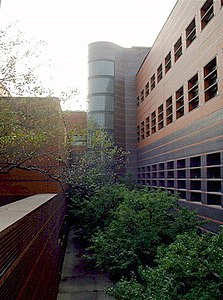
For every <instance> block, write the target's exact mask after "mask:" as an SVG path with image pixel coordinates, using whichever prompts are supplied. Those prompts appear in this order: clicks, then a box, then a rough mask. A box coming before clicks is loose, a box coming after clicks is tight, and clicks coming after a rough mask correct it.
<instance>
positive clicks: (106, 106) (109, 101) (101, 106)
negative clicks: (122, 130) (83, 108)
mask: <svg viewBox="0 0 223 300" xmlns="http://www.w3.org/2000/svg"><path fill="white" fill-rule="evenodd" d="M88 110H89V111H97V110H104V111H114V97H113V96H108V95H107V96H106V95H99V96H91V97H90V99H89V105H88Z"/></svg>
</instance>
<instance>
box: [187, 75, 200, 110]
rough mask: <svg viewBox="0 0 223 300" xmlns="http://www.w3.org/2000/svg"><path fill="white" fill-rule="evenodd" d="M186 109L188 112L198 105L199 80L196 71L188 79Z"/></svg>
mask: <svg viewBox="0 0 223 300" xmlns="http://www.w3.org/2000/svg"><path fill="white" fill-rule="evenodd" d="M187 85H188V110H189V112H190V111H192V110H194V109H195V108H197V107H198V106H199V81H198V73H196V74H195V75H194V76H192V77H191V79H189V80H188V83H187Z"/></svg>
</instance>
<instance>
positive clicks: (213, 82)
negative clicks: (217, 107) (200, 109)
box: [204, 57, 218, 101]
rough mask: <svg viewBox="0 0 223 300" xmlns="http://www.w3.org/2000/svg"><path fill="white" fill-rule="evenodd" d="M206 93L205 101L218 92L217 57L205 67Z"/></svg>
mask: <svg viewBox="0 0 223 300" xmlns="http://www.w3.org/2000/svg"><path fill="white" fill-rule="evenodd" d="M204 94H205V96H204V97H205V101H208V100H210V99H211V98H213V97H215V96H216V95H217V94H218V75H217V63H216V57H215V58H214V59H212V60H211V61H210V62H209V63H208V64H207V65H206V66H205V67H204Z"/></svg>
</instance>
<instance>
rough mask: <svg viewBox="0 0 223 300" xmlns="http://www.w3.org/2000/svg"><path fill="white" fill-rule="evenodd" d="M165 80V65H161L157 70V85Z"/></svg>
mask: <svg viewBox="0 0 223 300" xmlns="http://www.w3.org/2000/svg"><path fill="white" fill-rule="evenodd" d="M162 78H163V65H162V64H161V65H160V66H159V68H158V69H157V83H158V82H160V80H161V79H162Z"/></svg>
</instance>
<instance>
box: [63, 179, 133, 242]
mask: <svg viewBox="0 0 223 300" xmlns="http://www.w3.org/2000/svg"><path fill="white" fill-rule="evenodd" d="M125 193H128V189H127V188H126V187H125V186H124V185H122V184H107V185H104V186H102V187H101V188H100V189H98V190H97V191H96V192H95V193H94V194H93V195H92V196H91V197H86V195H85V197H82V196H81V195H77V194H75V195H73V196H72V197H71V199H70V204H69V215H70V218H71V219H72V220H73V221H74V223H75V226H76V228H78V229H79V230H80V232H81V238H82V239H83V238H84V239H85V240H89V239H90V238H91V236H92V235H93V234H94V233H95V232H96V231H97V230H102V229H104V228H105V227H106V226H108V225H109V224H110V222H111V221H112V219H113V218H114V213H115V211H116V209H117V207H118V206H119V204H120V203H121V202H122V201H123V200H124V195H125Z"/></svg>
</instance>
